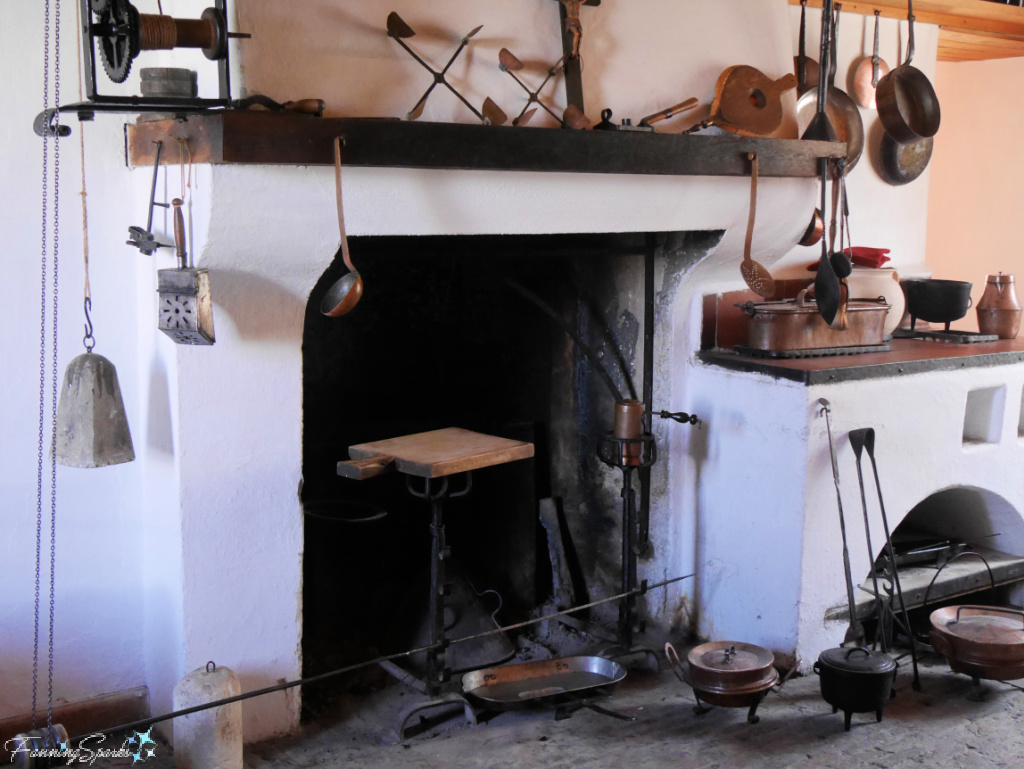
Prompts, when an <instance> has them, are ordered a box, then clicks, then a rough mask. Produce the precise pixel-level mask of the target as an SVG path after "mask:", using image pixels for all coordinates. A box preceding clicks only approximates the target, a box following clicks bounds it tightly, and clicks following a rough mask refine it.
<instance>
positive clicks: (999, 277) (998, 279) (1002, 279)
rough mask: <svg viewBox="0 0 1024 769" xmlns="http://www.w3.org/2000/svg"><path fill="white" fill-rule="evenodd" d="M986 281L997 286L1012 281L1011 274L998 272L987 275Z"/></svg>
mask: <svg viewBox="0 0 1024 769" xmlns="http://www.w3.org/2000/svg"><path fill="white" fill-rule="evenodd" d="M988 282H989V283H992V284H994V285H997V286H1005V285H1007V284H1009V283H1013V276H1012V275H1007V274H1005V273H1002V272H999V273H996V274H995V275H989V276H988Z"/></svg>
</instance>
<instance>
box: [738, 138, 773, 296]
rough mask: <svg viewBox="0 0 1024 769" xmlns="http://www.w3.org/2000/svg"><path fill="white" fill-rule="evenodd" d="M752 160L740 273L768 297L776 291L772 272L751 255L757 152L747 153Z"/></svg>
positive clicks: (752, 289) (755, 209)
mask: <svg viewBox="0 0 1024 769" xmlns="http://www.w3.org/2000/svg"><path fill="white" fill-rule="evenodd" d="M747 158H748V159H749V160H750V213H749V215H748V216H747V236H746V239H745V240H744V241H743V263H742V264H741V265H740V273H741V274H742V275H743V280H744V281H746V284H747V286H748V287H749V288H750V290H751V291H753V292H754V293H755V294H757V295H758V296H764V297H768V296H771V295H772V294H774V293H775V281H774V279H773V278H772V274H771V273H770V272H768V270H766V269H765V268H764V267H763V266H762V265H761V264H760V263H758V262H755V261H754V260H753V259H751V257H750V246H751V244H752V242H753V239H754V217H755V215H756V212H757V153H756V152H751V153H748V154H747Z"/></svg>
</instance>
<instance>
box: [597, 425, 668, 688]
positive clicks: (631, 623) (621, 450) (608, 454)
mask: <svg viewBox="0 0 1024 769" xmlns="http://www.w3.org/2000/svg"><path fill="white" fill-rule="evenodd" d="M597 456H598V459H600V460H601V461H602V462H603V463H604V464H606V465H608V466H609V467H617V468H619V469H620V470H621V471H622V492H621V496H622V592H623V593H626V592H629V591H634V590H636V588H637V576H636V561H637V556H638V555H639V547H638V545H637V513H636V495H635V493H634V490H633V473H634V471H636V472H638V473H639V471H641V470H643V469H645V468H648V467H650V466H651V465H653V464H654V463H655V461H657V458H658V451H657V447H656V445H655V442H654V436H653V435H652V434H651V433H644V434H643V435H642V436H641V437H640V438H616V437H614V436H613V435H612V434H611V433H608V434H606V435H605V436H604V437H603V438H602V439H601V443H600V444H599V445H598V450H597ZM646 584H647V581H646V580H644V582H643V585H642V589H643V588H646ZM638 632H639V633H643V632H644V622H643V621H642V620H639V619H638V613H637V606H636V595H635V594H632V595H630V596H628V597H627V598H625V599H624V600H623V601H622V602H621V603H620V604H619V621H618V628H617V634H616V641H617V644H616V646H614V647H612V648H610V649H606V650H605V651H603V652H602V653H601V656H604V657H608V658H611V659H614V658H616V657H626V656H629V655H633V654H646V655H647V656H648V659H649V660H650V661H651V666H652V667H653V668H654V669H655V670H657V669H658V668H659V665H658V655H657V654H656V653H655V652H654V650H653V649H651V648H649V647H646V646H637V645H635V644H634V634H635V633H638Z"/></svg>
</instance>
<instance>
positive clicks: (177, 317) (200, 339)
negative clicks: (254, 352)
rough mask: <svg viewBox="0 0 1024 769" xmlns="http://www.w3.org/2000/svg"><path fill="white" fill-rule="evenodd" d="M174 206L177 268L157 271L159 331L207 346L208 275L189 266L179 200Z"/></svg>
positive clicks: (210, 329)
mask: <svg viewBox="0 0 1024 769" xmlns="http://www.w3.org/2000/svg"><path fill="white" fill-rule="evenodd" d="M171 205H172V206H174V242H175V244H176V246H177V250H176V254H177V257H178V267H177V268H176V269H170V270H157V273H156V274H157V289H156V290H157V293H158V294H159V295H160V305H159V322H158V326H157V327H158V328H159V329H160V330H161V331H163V332H164V333H165V334H167V336H169V337H170V338H171V339H173V340H174V341H175V342H176V343H177V344H196V345H210V344H213V343H214V342H215V341H216V337H215V336H214V333H213V302H212V300H211V298H210V274H209V272H208V271H207V270H197V269H195V268H194V267H189V266H188V254H187V252H186V251H185V218H184V217H183V216H182V213H181V198H175V199H174V200H172V201H171Z"/></svg>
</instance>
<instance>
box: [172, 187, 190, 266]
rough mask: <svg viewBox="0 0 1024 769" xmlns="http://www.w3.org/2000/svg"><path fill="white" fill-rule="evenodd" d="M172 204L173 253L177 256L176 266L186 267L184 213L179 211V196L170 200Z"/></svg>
mask: <svg viewBox="0 0 1024 769" xmlns="http://www.w3.org/2000/svg"><path fill="white" fill-rule="evenodd" d="M171 205H172V206H174V246H175V248H174V253H175V255H177V257H178V266H179V267H186V266H187V265H186V260H187V259H188V252H187V251H186V250H185V215H184V214H182V213H181V198H175V199H174V200H172V201H171Z"/></svg>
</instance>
